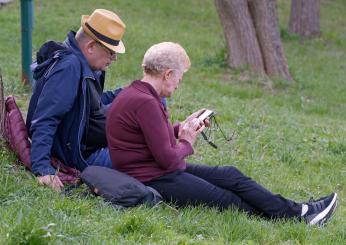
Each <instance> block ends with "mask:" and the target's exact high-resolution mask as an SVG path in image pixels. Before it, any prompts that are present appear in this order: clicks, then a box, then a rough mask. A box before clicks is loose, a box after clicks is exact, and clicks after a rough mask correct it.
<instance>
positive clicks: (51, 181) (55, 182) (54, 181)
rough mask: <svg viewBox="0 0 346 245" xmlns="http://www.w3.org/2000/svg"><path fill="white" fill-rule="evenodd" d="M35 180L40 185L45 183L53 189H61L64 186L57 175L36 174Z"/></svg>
mask: <svg viewBox="0 0 346 245" xmlns="http://www.w3.org/2000/svg"><path fill="white" fill-rule="evenodd" d="M37 181H38V183H40V184H41V185H47V186H49V187H51V188H52V189H53V190H55V191H59V192H60V191H61V189H62V188H63V187H64V185H63V183H62V182H61V180H60V179H59V177H58V176H57V175H45V176H37Z"/></svg>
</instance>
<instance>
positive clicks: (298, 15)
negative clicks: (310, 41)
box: [288, 0, 321, 37]
mask: <svg viewBox="0 0 346 245" xmlns="http://www.w3.org/2000/svg"><path fill="white" fill-rule="evenodd" d="M288 32H289V33H291V34H297V35H300V36H303V37H316V36H319V35H320V34H321V31H320V0H292V1H291V14H290V20H289V24H288Z"/></svg>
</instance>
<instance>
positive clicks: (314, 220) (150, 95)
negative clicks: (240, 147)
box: [106, 42, 337, 225]
mask: <svg viewBox="0 0 346 245" xmlns="http://www.w3.org/2000/svg"><path fill="white" fill-rule="evenodd" d="M142 66H143V70H144V76H143V78H142V79H141V80H136V81H134V82H132V83H131V85H130V86H128V87H127V88H125V89H124V90H123V91H122V92H121V94H120V95H119V96H118V97H117V99H116V100H115V101H114V102H113V104H112V106H111V108H110V110H109V113H108V116H107V123H106V130H107V140H108V146H109V151H110V155H111V158H112V161H113V166H114V167H115V168H117V169H118V170H120V171H123V172H125V173H127V174H129V175H131V176H133V177H135V178H137V179H138V180H140V181H141V182H143V183H144V184H146V185H148V186H151V187H152V188H154V189H156V190H157V191H158V192H159V193H160V194H161V195H162V197H163V198H164V200H166V201H173V202H174V203H176V204H177V205H178V206H184V205H188V204H192V205H199V204H202V205H206V206H210V207H216V208H219V209H221V210H222V209H226V208H231V207H233V208H236V209H239V210H242V211H244V212H247V213H249V214H253V215H260V216H264V217H267V218H275V219H276V218H286V219H296V220H302V221H305V222H306V223H308V224H312V225H323V224H324V223H325V222H326V221H328V220H329V219H330V217H331V216H332V214H333V212H334V210H335V208H336V205H337V194H336V193H332V194H331V195H329V196H327V197H323V198H321V199H319V200H317V201H311V202H308V203H297V202H295V201H292V200H289V199H286V198H284V197H283V196H281V195H275V194H272V193H271V192H270V191H268V190H267V189H265V188H264V187H263V186H261V185H259V184H258V183H256V182H255V181H254V180H252V179H251V178H249V177H247V176H245V175H244V174H243V173H241V171H239V170H238V169H237V168H236V167H233V166H224V167H221V166H207V165H203V164H189V163H186V162H185V160H184V159H185V158H186V157H187V156H188V155H191V154H193V144H194V143H195V141H196V139H197V137H198V135H199V134H200V133H201V132H202V130H203V129H204V127H205V126H206V125H205V123H206V122H205V121H203V120H200V118H199V117H198V115H199V114H200V113H201V111H198V112H196V113H193V114H192V115H191V116H189V117H188V118H187V119H186V120H185V121H183V122H181V123H180V124H179V123H178V124H175V125H174V126H172V125H171V124H170V122H169V121H168V118H169V116H168V113H167V111H166V108H165V107H164V106H163V105H162V103H161V98H162V97H165V96H167V97H170V96H172V95H173V94H174V91H175V90H176V89H177V88H178V86H179V83H180V82H181V81H182V79H183V75H184V73H185V72H186V71H187V70H188V69H189V67H190V60H189V57H188V55H187V54H186V52H185V50H184V49H183V48H182V47H181V46H180V45H179V44H176V43H172V42H164V43H159V44H156V45H153V46H152V47H151V48H149V49H148V51H147V52H146V53H145V55H144V58H143V63H142Z"/></svg>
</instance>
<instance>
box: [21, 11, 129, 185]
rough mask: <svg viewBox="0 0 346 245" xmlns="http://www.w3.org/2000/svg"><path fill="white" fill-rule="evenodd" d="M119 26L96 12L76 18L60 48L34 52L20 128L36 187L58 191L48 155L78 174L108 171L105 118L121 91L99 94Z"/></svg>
mask: <svg viewBox="0 0 346 245" xmlns="http://www.w3.org/2000/svg"><path fill="white" fill-rule="evenodd" d="M124 32H125V24H124V23H123V22H122V20H121V19H120V18H119V17H118V16H117V15H116V14H115V13H113V12H111V11H108V10H105V9H96V10H95V11H94V12H93V13H92V14H91V15H90V16H88V15H83V16H82V17H81V26H80V28H79V30H78V31H77V32H73V31H71V32H69V33H68V35H67V38H66V40H65V41H64V42H63V43H58V42H53V41H49V42H47V43H45V44H44V45H43V46H42V47H41V48H40V50H39V52H38V53H37V62H36V68H35V69H34V79H35V80H36V81H35V85H34V89H33V95H32V97H31V100H30V105H29V109H28V115H27V121H26V125H27V128H28V132H29V135H30V137H31V139H32V145H31V154H30V157H31V165H32V172H33V173H34V174H35V175H36V176H37V179H38V181H39V183H41V184H44V185H48V186H50V187H52V188H53V189H55V190H61V188H62V187H63V184H62V182H61V181H60V179H59V177H57V176H55V172H56V170H55V169H54V168H53V167H52V165H51V156H54V157H56V158H58V159H59V160H60V161H62V162H63V163H64V164H66V165H68V166H70V167H73V168H77V169H79V170H83V169H84V168H85V167H87V166H88V165H101V166H105V167H109V168H111V167H112V163H111V159H110V157H109V153H108V148H107V139H106V130H105V124H106V113H107V110H108V108H109V105H110V104H111V102H112V101H113V99H114V98H115V97H116V96H117V94H118V93H119V92H120V91H121V89H118V90H115V91H108V92H103V87H104V82H105V71H106V70H107V69H108V67H109V66H110V65H111V63H112V62H114V61H115V60H116V59H117V54H118V53H124V52H125V46H124V44H123V42H122V41H121V39H122V36H123V34H124Z"/></svg>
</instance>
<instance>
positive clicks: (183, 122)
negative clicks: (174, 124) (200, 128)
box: [180, 108, 209, 128]
mask: <svg viewBox="0 0 346 245" xmlns="http://www.w3.org/2000/svg"><path fill="white" fill-rule="evenodd" d="M205 110H206V109H205V108H202V109H199V110H198V111H196V112H194V113H192V114H191V115H190V116H188V117H187V118H186V119H185V120H184V121H182V122H181V123H180V127H181V128H183V127H184V125H185V124H186V123H188V122H190V121H191V120H193V119H196V118H197V117H198V116H199V115H200V114H202V112H203V111H205ZM203 123H204V125H205V126H207V127H208V126H209V119H205V120H204V121H203Z"/></svg>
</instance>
